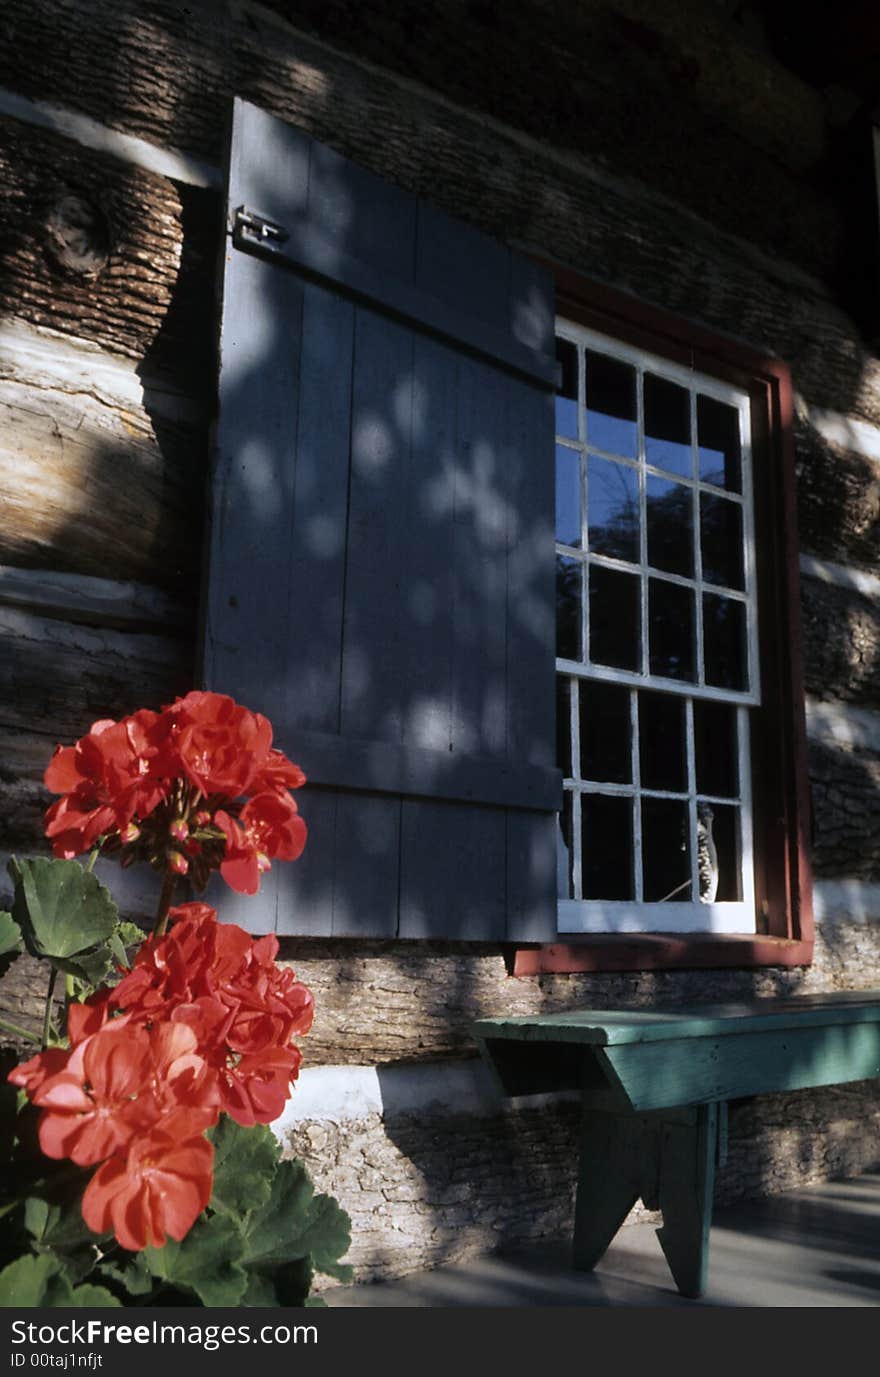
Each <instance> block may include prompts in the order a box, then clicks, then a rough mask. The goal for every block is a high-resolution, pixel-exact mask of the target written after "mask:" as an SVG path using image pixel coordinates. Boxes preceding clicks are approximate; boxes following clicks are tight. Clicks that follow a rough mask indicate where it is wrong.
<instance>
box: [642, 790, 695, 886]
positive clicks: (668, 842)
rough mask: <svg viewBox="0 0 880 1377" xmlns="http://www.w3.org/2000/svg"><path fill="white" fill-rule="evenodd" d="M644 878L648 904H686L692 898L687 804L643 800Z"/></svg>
mask: <svg viewBox="0 0 880 1377" xmlns="http://www.w3.org/2000/svg"><path fill="white" fill-rule="evenodd" d="M642 875H643V885H644V895H645V900H646V902H647V903H653V904H659V903H666V902H667V901H670V900H674V901H676V902H677V903H682V902H686V901H687V900H688V899H690V898H691V887H692V886H691V862H690V844H689V840H688V808H687V804H686V803H677V802H675V801H674V800H672V799H665V798H646V799H642Z"/></svg>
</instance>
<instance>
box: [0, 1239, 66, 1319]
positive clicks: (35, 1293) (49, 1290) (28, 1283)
mask: <svg viewBox="0 0 880 1377" xmlns="http://www.w3.org/2000/svg"><path fill="white" fill-rule="evenodd" d="M72 1291H73V1288H72V1287H71V1285H70V1282H69V1281H68V1280H67V1277H66V1276H65V1275H64V1269H63V1267H62V1264H61V1262H60V1261H59V1260H58V1258H57V1257H51V1256H50V1255H49V1254H48V1253H43V1254H41V1255H40V1256H39V1257H20V1258H17V1259H16V1261H15V1262H11V1263H10V1264H9V1266H8V1267H4V1269H3V1271H2V1272H0V1307H3V1308H4V1309H6V1310H9V1309H12V1308H18V1307H21V1308H22V1309H25V1308H28V1309H29V1308H31V1307H33V1306H37V1305H70V1304H71V1303H72V1302H71V1295H72Z"/></svg>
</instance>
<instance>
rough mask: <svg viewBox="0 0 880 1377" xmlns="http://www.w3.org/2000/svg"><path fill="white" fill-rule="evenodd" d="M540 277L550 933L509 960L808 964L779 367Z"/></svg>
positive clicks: (789, 454)
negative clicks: (549, 310)
mask: <svg viewBox="0 0 880 1377" xmlns="http://www.w3.org/2000/svg"><path fill="white" fill-rule="evenodd" d="M554 278H555V287H556V315H557V356H558V368H557V374H558V381H557V399H556V415H557V420H556V428H557V441H556V456H557V458H556V467H557V473H556V526H557V530H556V537H557V539H556V555H557V562H558V563H557V607H558V609H559V612H560V615H559V616H558V617H557V647H556V670H557V673H556V683H557V715H556V725H557V733H556V735H557V746H556V750H557V759H558V761H559V763H560V765H561V767H562V770H563V774H564V807H563V810H562V813H561V814H560V815H559V820H558V823H559V825H558V828H557V841H556V857H557V892H558V895H559V899H558V912H557V936H556V939H555V940H554V941H553V942H551V943H546V944H545V945H543V946H538V945H537V944H533V945H531V946H520V947H518V948H517V949H516V951H515V952H514V953H513V955H512V959H511V961H510V964H509V969H510V970H511V972H512V973H513V974H514V975H519V976H529V975H536V974H540V973H541V972H545V971H553V972H561V971H593V970H648V969H661V968H672V967H712V966H747V967H754V966H774V965H791V966H794V965H806V964H809V962H810V961H811V960H812V951H813V919H812V902H811V893H812V878H811V869H810V859H809V827H810V822H809V819H810V806H809V784H808V776H807V766H806V734H805V728H804V702H803V692H804V691H803V671H802V661H801V648H800V633H799V603H800V594H799V575H798V546H797V522H796V506H795V482H794V445H793V440H792V413H793V400H792V388H791V378H790V375H789V372H788V369H787V367H786V366H785V364H784V363H782V362H781V361H780V360H778V359H775V358H768V357H767V356H765V355H763V354H761V353H760V352H758V351H757V350H754V349H752V348H750V347H749V346H748V345H745V344H742V343H741V342H740V341H738V340H735V339H732V338H728V337H726V336H723V335H720V334H718V333H717V332H714V331H709V330H706V329H704V328H703V327H701V326H699V325H697V324H694V323H693V322H690V321H688V320H686V319H684V318H682V317H681V316H678V315H674V314H672V313H670V312H668V311H664V310H661V309H658V308H655V307H653V306H649V305H647V304H646V303H643V302H640V301H638V300H636V299H635V298H633V297H631V296H629V295H627V294H625V293H622V292H619V291H617V290H615V289H614V288H611V287H606V286H603V285H601V284H599V283H597V282H594V281H590V280H589V279H587V278H584V277H583V276H582V275H581V274H579V273H575V272H573V271H571V270H569V269H566V268H563V267H560V266H558V265H555V266H554ZM710 810H711V815H712V816H711V818H710V817H709V811H710ZM710 827H711V837H710V835H709V828H710Z"/></svg>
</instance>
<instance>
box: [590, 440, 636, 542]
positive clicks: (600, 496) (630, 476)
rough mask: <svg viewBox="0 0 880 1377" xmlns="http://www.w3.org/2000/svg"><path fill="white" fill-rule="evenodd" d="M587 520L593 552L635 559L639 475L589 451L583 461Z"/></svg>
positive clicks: (633, 470)
mask: <svg viewBox="0 0 880 1377" xmlns="http://www.w3.org/2000/svg"><path fill="white" fill-rule="evenodd" d="M587 522H588V527H589V529H588V539H589V543H590V549H591V550H592V552H593V553H594V554H597V555H612V556H614V557H615V558H616V559H628V560H631V561H632V562H633V563H636V564H637V563H638V560H639V475H638V471H637V470H636V469H631V468H628V467H627V466H626V465H625V464H615V463H614V462H613V461H612V460H609V459H600V458H598V456H597V455H595V454H591V455H590V456H589V458H588V460H587Z"/></svg>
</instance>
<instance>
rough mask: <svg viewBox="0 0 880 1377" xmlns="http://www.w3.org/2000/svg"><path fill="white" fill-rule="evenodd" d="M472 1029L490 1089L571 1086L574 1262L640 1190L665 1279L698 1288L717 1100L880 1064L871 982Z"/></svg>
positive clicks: (583, 1263)
mask: <svg viewBox="0 0 880 1377" xmlns="http://www.w3.org/2000/svg"><path fill="white" fill-rule="evenodd" d="M474 1034H475V1037H476V1040H477V1044H478V1046H479V1048H480V1051H481V1053H482V1055H483V1057H484V1059H485V1061H486V1062H487V1063H488V1065H489V1067H490V1070H491V1071H492V1073H493V1076H494V1077H495V1079H496V1082H497V1083H498V1084H499V1086H500V1088H501V1090H502V1092H503V1093H505V1094H507V1095H517V1096H518V1095H529V1094H539V1093H548V1092H554V1091H560V1090H575V1091H578V1092H579V1093H580V1096H581V1101H582V1104H583V1110H584V1114H583V1126H582V1131H581V1152H580V1164H579V1170H578V1188H577V1200H576V1205H575V1220H574V1263H575V1266H576V1267H579V1268H582V1269H586V1270H589V1269H590V1268H592V1267H594V1266H595V1264H596V1263H597V1262H598V1260H599V1258H600V1257H601V1256H602V1254H603V1253H604V1252H605V1250H606V1248H607V1247H608V1245H609V1244H610V1242H611V1240H612V1239H613V1237H614V1235H615V1233H616V1232H617V1230H618V1228H619V1227H620V1225H621V1224H622V1223H623V1220H624V1219H625V1218H626V1216H627V1215H628V1213H629V1211H630V1210H631V1209H632V1207H633V1205H634V1204H635V1202H636V1200H638V1199H639V1197H641V1198H642V1199H643V1200H644V1202H645V1204H646V1205H647V1206H648V1208H649V1209H659V1210H661V1211H662V1214H663V1227H662V1228H661V1229H660V1230H659V1231H658V1235H659V1238H660V1243H661V1245H662V1247H663V1250H664V1253H665V1254H666V1258H667V1261H668V1262H669V1265H670V1269H671V1271H672V1274H673V1277H674V1278H675V1281H676V1283H677V1285H678V1289H679V1290H680V1291H681V1293H682V1294H683V1295H688V1296H698V1295H701V1294H702V1292H703V1291H704V1289H705V1285H706V1279H707V1269H708V1252H709V1228H710V1224H711V1215H712V1192H713V1186H714V1173H715V1166H716V1163H720V1164H723V1161H724V1157H725V1152H726V1141H727V1134H726V1124H727V1113H726V1110H727V1102H728V1101H729V1100H732V1099H741V1098H744V1097H746V1096H751V1095H759V1094H766V1093H769V1092H773V1091H786V1090H800V1089H806V1088H811V1087H818V1086H827V1085H840V1084H844V1083H846V1082H848V1081H860V1080H867V1079H869V1078H871V1077H874V1076H880V990H860V991H845V992H839V991H838V992H835V993H831V994H817V995H793V996H789V997H787V998H782V999H758V1000H752V1001H749V1002H743V1003H737V1004H724V1005H706V1006H702V1007H694V1008H686V1009H678V1010H633V1009H594V1008H589V1009H575V1010H572V1011H569V1012H566V1013H557V1014H537V1015H531V1016H527V1017H523V1018H506V1019H505V1018H502V1019H483V1020H481V1021H480V1022H478V1023H476V1024H475V1025H474Z"/></svg>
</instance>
